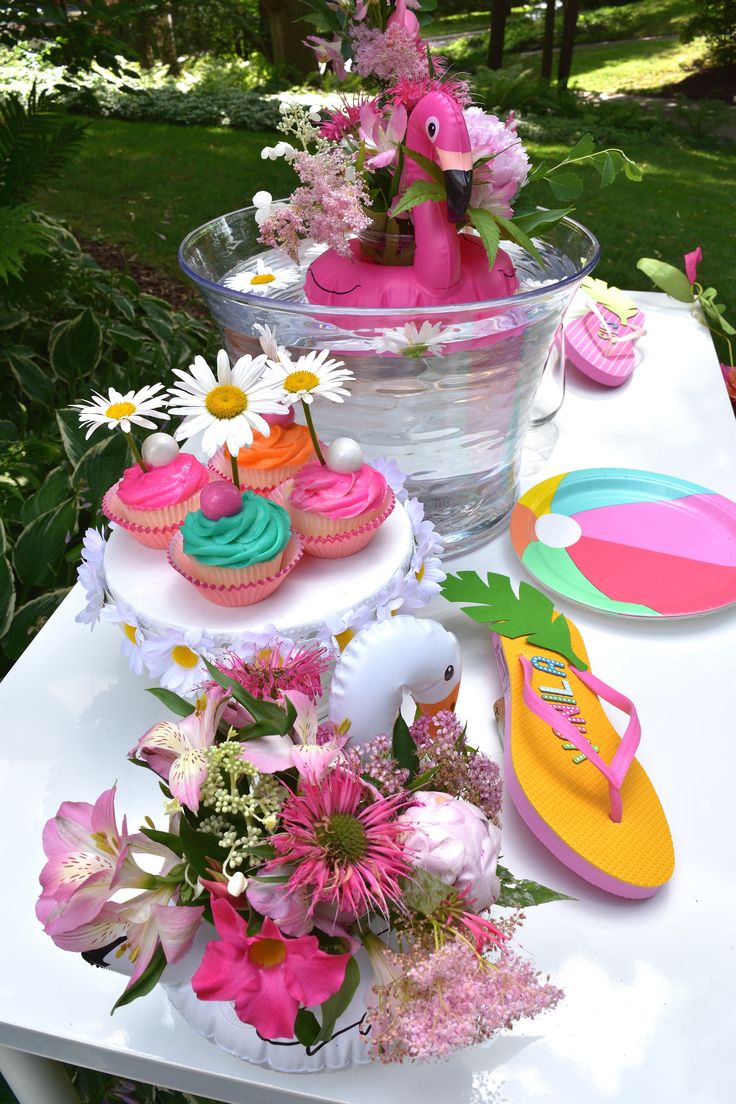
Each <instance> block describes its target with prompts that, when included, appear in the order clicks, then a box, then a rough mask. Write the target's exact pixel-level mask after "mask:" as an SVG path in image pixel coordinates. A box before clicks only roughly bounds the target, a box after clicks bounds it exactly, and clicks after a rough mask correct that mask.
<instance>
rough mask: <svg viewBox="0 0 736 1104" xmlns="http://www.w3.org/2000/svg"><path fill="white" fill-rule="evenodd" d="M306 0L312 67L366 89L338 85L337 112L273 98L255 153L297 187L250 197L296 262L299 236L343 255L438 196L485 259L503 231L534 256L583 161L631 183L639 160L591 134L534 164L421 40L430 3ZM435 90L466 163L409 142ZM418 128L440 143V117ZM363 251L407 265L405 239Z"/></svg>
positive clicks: (406, 225)
mask: <svg viewBox="0 0 736 1104" xmlns="http://www.w3.org/2000/svg"><path fill="white" fill-rule="evenodd" d="M304 2H305V6H306V7H307V8H308V9H309V11H308V14H305V16H304V18H305V20H307V21H308V22H309V23H310V24H311V25H312V26H313V27H314V28H315V29H316V30H317V31H318V32H319V33H317V34H312V35H309V36H308V37H307V39H306V44H307V45H309V46H311V48H312V49H313V50H314V52H315V54H316V56H317V60H318V61H319V63H320V68H322V69H324V68H326V67H327V66H329V67H331V69H332V71H333V72H334V73H335V75H336V76H337V77H338V78H339V79H340V80H343V79H344V78H345V76H346V74H347V73H348V72H352V73H353V74H357V76H359V77H360V78H361V80H362V85H363V90H362V91H361V92H360V93H359V94H350V95H348V94H346V95H345V96H344V97H343V101H342V104H341V106H340V107H339V108H338V109H335V110H327V111H323V110H320V109H319V108H316V107H311V108H307V107H304V106H301V105H299V104H292V103H288V104H287V103H283V104H282V105H281V123H280V130H281V131H282V133H283V134H284V135H285V140H283V141H280V142H279V143H278V144H277V145H276V146H272V147H266V148H265V149H264V150H263V153H262V156H263V158H264V159H271V160H273V159H275V158H277V157H284V158H285V159H286V160H287V161H288V162H289V163H290V164H291V166H292V168H293V169H294V171H295V173H296V176H297V177H298V180H299V184H298V186H297V187H296V189H295V190H294V191H293V192H292V194H291V196H290V197H289V199H288V201H287V202H286V203H274V202H273V200H272V197H271V195H270V193H268V192H265V191H260V192H258V193H257V194H256V196H254V199H253V202H254V204H255V205H256V207H257V216H256V218H257V222H258V224H259V227H260V240H261V241H262V242H263V243H264V244H267V245H270V246H277V247H280V248H281V249H283V250H285V251H286V253H288V255H289V256H290V257H291V259H292V260H293V261H294V262H296V261H298V259H299V249H300V245H301V243H303V242H310V243H322V244H325V245H327V246H328V247H331V248H332V249H334V250H335V251H336V252H337V253H338V254H342V255H343V256H347V255H348V253H349V244H348V242H349V239H350V238H351V237H353V236H355V235H361V234H363V233H364V232H365V231H368V230H369V229H370V228H373V229H375V230H378V231H385V230H388V231H389V232H390V233H391V234H392V235H396V234H401V235H408V236H411V235H412V234H413V226H412V220H411V217H410V215H411V212H412V211H413V209H414V208H415V207H417V206H419V205H422V204H426V203H442V202H446V203H448V206H449V208H450V210H451V211H452V209H453V208H454V207H456V208H457V211H456V217H452V221H454V222H456V223H457V224H458V228H459V229H462V227H463V226H469V227H472V228H473V230H475V231H476V232H477V233H478V234H479V235H480V238H481V240H482V243H483V246H484V247H485V250H486V253H487V255H488V262H489V267H492V266H493V264H494V261H495V259H496V255H497V252H498V248H499V243H500V241H501V240H502V239H509V240H512V241H515V242H517V243H518V244H519V245H521V246H522V247H523V248H525V249H526V250H527V251H528V252H530V253H531V254H532V255H533V256H535V257H537V258H539V253H538V250H537V248H536V246H535V245H534V242H533V241H532V236H533V235H534V234H538V233H540V232H541V231H544V230H548V229H550V228H551V227H552V226H554V225H555V224H556V223H557V222H559V221H560V220H561V219H562V218H564V217H565V216H566V215H567V214H569V213H570V212H571V211H572V210H573V209H574V208H573V207H571V206H569V205H567V204H569V201H570V200H571V199H573V198H574V197H575V196H576V195H577V194H578V193H579V192H580V190H581V188H582V183H581V180H580V178H579V176H578V170H579V169H580V168H583V167H584V166H591V167H593V168H594V169H595V170H596V171H597V172H598V174H599V176H600V181H601V185H603V186H605V185H608V184H610V183H611V182H612V181H613V180H614V179H615V178H616V176H617V175H618V174H619V173H620V172H623V173H624V174H625V175H626V177H627V178H628V179H629V180H634V181H636V180H640V179H641V171H640V169H639V168H638V166H637V165H636V164H635V163H634V162H633V161H631V160H630V158H628V157H627V156H626V154H625V153H624V152H623V151H622V150H619V149H605V150H596V149H595V145H594V142H593V139H592V137H591V136H590V135H585V136H584V137H583V138H581V140H580V141H579V142H578V143H577V144H576V146H575V147H574V149H572V150H571V151H570V153H569V154H568V155H567V156H566V157H565V158H564V159H563V160H562V161H560V162H559V163H558V164H555V165H552V166H547V165H545V164H540V165H537V166H536V167H534V168H533V169H532V167H531V165H530V160H529V156H528V154H527V152H526V150H525V148H524V145H523V143H522V140H521V137H520V136H519V134H518V126H517V119H516V118H515V116H514V113H513V112H512V113H511V114H510V115H509V116H508V118H506V119H505V120H501V119H498V118H497V117H496V116H495V115H491V114H488V113H487V112H485V111H483V110H482V108H481V107H479V106H477V105H475V104H474V103H473V97H472V89H471V86H470V84H469V82H468V80H466V79H465V78H464V77H462V76H458V75H456V74H453V73H452V72H451V71H450V69H449V68H448V66H447V64H446V63H445V61H444V60H443V59H442V58H441V57H433V56H432V53H431V50H430V48H429V45H428V44H427V43H426V42H424V41H423V40H422V37H421V22H422V19H423V12H422V9H425V13H426V12H428V11H429V10H430V9H431V8H433V7H434V4H433V3H432V0H424V3H421V2H420V0H397V2H396V4H395V5H394V6H390V5H389V4H388V3H385V2H383V0H381V2H375V3H374V2H366V0H340V2H330V0H304ZM328 36H329V37H328ZM432 92H442V93H444V94H445V96H447V97H449V98H450V99H451V101H452V102H453V103H454V104H455V105H456V107H457V109H458V111H459V112H460V113H461V115H462V118H463V120H464V124H465V128H466V129H467V134H468V136H469V140H470V151H471V156H470V159H469V161H468V164H465V162H463V164H462V165H461V164H460V162H459V161H458V160H457V159H456V158H455V159H452V158H450V157H446V158H445V160H446V162H447V163H446V164H444V163H443V160H442V157H440V163H439V165H438V164H437V163H435V162H433V161H431V160H429V159H428V158H427V156H426V155H423V154H422V153H421V152H419V151H418V150H416V149H414V148H412V146H411V145H410V143H409V140H408V135H409V129H410V127H409V120H410V116H411V113H412V111H413V110H414V109H415V108H416V107H417V105H418V104H419V103H420V101H421V100H422V99H423V98H425V97H426V96H427V95H428V94H430V93H432ZM426 127H427V134H428V135H429V137H430V139H431V140H432V141H433V142H434V141H435V139H436V140H437V147H438V148H439V146H440V137H439V129H440V121H439V120H437V119H433V118H432V117H430V118H429V119H428V120H427V123H426ZM432 128H434V129H432ZM532 181H534V182H540V181H543V182H546V184H547V185H548V186H549V188H550V190H551V193H552V195H553V197H554V199H555V201H557V202H558V206H557V207H556V208H555V209H554V210H543V209H541V208H539V207H538V206H537V203H536V201H534V200H531V199H526V198H525V197H524V195H523V189H524V188H525V186H526V185H527V184H529V183H531V182H532ZM471 183H472V191H471V192H470V198H469V205H468V204H462V205H459V204H458V196H457V194H456V193H457V191H458V189H461V190H466V189H467V186H468V185H469V184H471ZM560 201H561V202H562V204H563V205H562V206H559V202H560ZM464 208H466V210H465V209H464ZM362 248H363V251H364V255H366V256H368V257H370V258H371V259H372V260H374V261H377V262H379V263H383V264H389V265H395V264H407V263H411V251H410V247H409V246H408V245H406V243H404V244H402V243H399V244H398V246H397V244H396V242H391V243H389V244H388V245H384V244H379V245H378V246H377V247H376V248H374V247H373V246H372V244H371V239H370V234H368V235H367V236H366V238H365V239H364V241H363V244H362ZM273 275H274V279H276V278H277V274H273ZM241 282H242V281H241ZM271 286H273V285H271ZM249 290H262V289H261V288H258V289H252V288H249Z"/></svg>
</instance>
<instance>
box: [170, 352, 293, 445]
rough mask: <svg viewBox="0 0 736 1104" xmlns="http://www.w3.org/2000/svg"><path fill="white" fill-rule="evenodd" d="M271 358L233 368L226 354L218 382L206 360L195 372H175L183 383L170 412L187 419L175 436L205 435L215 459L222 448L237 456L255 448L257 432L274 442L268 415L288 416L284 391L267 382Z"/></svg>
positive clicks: (221, 355) (195, 366) (220, 356)
mask: <svg viewBox="0 0 736 1104" xmlns="http://www.w3.org/2000/svg"><path fill="white" fill-rule="evenodd" d="M266 363H267V362H266V357H265V355H263V354H262V355H261V356H257V357H252V356H242V357H241V358H240V359H239V360H236V362H235V364H233V366H232V367H230V358H229V357H228V355H227V353H226V352H225V350H224V349H220V351H219V353H218V354H217V376H215V374H214V372H213V371H212V369H211V368H210V366H209V364H208V363H207V361H206V360H205V359H204V357H202V356H196V357H195V358H194V364H190V366H189V371H188V372H185V371H184V370H183V369H181V368H175V369H174V375H175V376H178V377H179V382H178V383H177V384H175V386H174V387H172V389H171V391H170V392H169V394H170V400H169V410H170V411H171V413H172V414H178V415H181V416H183V417H184V421H183V422H182V424H181V425H180V426H179V428H178V429H177V431H176V433H175V434H174V436H175V437H176V438H177V439H178V440H186V439H187V438H188V437H193V436H194V435H195V434H196V433H203V434H204V436H203V438H202V450H203V452H205V453H206V455H207V456H212V455H213V453H215V452H216V451H217V449H218V448H220V447H221V446H222V445H227V448H228V451H229V452H230V453H231V454H232V455H237V453H238V452H239V451H240V449H241V448H244V447H246V446H249V445H252V444H253V430H254V429H256V430H258V432H259V433H262V434H263V436H264V437H268V435H269V433H270V432H271V431H270V427H269V425H268V422H266V421H265V419H264V418H262V417H261V415H262V414H283V413H284V400H283V396H282V393H281V390H280V389H279V387H278V386H277V385H276V384H275V383H273V381H272V380H271V379H270V378H269V379H264V378H263V371H264V368H265V367H266Z"/></svg>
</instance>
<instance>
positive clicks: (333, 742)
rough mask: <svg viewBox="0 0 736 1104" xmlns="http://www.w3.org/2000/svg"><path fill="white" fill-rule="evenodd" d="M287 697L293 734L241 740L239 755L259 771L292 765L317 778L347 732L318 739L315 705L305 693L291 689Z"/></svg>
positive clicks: (306, 776) (271, 771)
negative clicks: (293, 716) (292, 712)
mask: <svg viewBox="0 0 736 1104" xmlns="http://www.w3.org/2000/svg"><path fill="white" fill-rule="evenodd" d="M288 697H289V700H290V701H291V703H292V705H293V706H294V708H295V709H296V711H297V715H296V720H295V721H294V729H293V733H294V737H295V739H292V737H291V736H277V735H272V736H259V737H257V738H256V739H255V740H246V741H245V742H244V743H243V751H242V757H243V759H245V760H246V761H247V762H249V763H252V764H253V766H254V767H255V768H256V770H258V771H261V773H262V774H275V773H276V772H277V771H285V770H289V768H290V767H296V769H297V770H298V771H299V774H300V775H301V777H302V778H303V779H305V780H306V781H309V782H319V780H320V779H321V778H322V777H323V775H324V774H325V772H326V771H327V770H328V769H329V767H330V766H331V765H332V763H333V762H335V760H336V759H337V758H338V757H339V755H340V751H341V749H342V748H343V747H344V745H345V744H346V743H347V741H348V739H349V736H348V734H347V733H345V735H344V736H334V737H333V738H332V739H330V740H327V741H322V742H320V741H319V739H318V734H319V724H318V722H317V707H316V706H315V705H314V702H312V701H310V699H309V698H308V697H307V696H306V695H305V694H298V693H296V691H292V692H291V693H290V694H289V695H288Z"/></svg>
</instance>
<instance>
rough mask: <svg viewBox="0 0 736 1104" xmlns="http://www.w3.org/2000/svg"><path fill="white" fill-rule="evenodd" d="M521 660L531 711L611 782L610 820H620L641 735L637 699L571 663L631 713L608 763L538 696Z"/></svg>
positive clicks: (606, 697)
mask: <svg viewBox="0 0 736 1104" xmlns="http://www.w3.org/2000/svg"><path fill="white" fill-rule="evenodd" d="M519 661H520V663H521V666H522V669H523V671H524V687H523V697H524V704H525V705H526V707H527V708H528V709H530V710H531V711H532V713H535V714H536V715H537V717H539V718H540V720H542V721H546V722H547V724H549V725H550V726H551V727H552V728H555V729H557V731H558V732H561V733H562V734H563V735H564V736H565V739H566V740H569V741H570V743H571V744H574V745H575V747H576V748H577V749H578V750H579V751H581V752H582V753H583V754H584V755H585V757H586V759H589V760H590V762H591V763H592V764H593V766H594V767H597V768H598V770H599V771H600V772H601V774H602V775H603V776H604V778H605V779H606V781H607V782H608V796H609V801H610V817H611V820H613V821H615V822H616V823H617V824H618V823H619V822H620V820H621V817H622V816H623V806H622V803H621V786H622V785H623V782H624V779H625V778H626V775H627V772H628V770H629V767H630V766H631V764H632V762H633V760H634V756H635V755H636V749H637V748H638V746H639V741H640V739H641V725H640V724H639V717H638V716H637V712H636V708H635V706H634V703H633V702H632V701H631V699H630V698H627V697H625V696H624V695H623V694H620V693H619V692H618V690H614V689H613V688H612V687H611V686H607V685H606V683H605V682H601V680H600V679H599V678H596V677H595V675H593V674H591V673H590V671H579V670H578V669H577V667H573V666H572V664H570V665H569V670H570V672H571V673H572V674H574V675H575V676H576V677H577V678H578V679H580V681H581V682H582V683H583V685H584V686H587V687H588V689H589V690H592V691H593V693H594V694H597V695H598V697H599V698H603V699H604V701H607V702H610V704H611V705H613V706H615V707H616V709H620V710H621V711H622V712H623V713H626V714H627V715H628V717H629V723H628V725H627V726H626V731H625V732H624V734H623V736H622V737H621V743H620V744H619V746H618V747H617V748H616V752H615V754H614V756H613V759H612V760H611V762H610V763H606V762H605V761H604V760H603V759H601V757H600V755H599V754H598V752H597V751H596V750H595V749H594V748H593V747H592V746H591V744H590V743H589V741H588V740H587V739H586V738H585V736H582V735H581V734H580V732H579V731H578V729H577V728H576V727H575V725H574V724H571V722H570V721H569V720H568V719H567V717H565V716H564V715H563V714H562V713H558V711H557V710H556V709H555V708H554V707H553V706H551V705H550V704H549V702H546V701H544V700H543V699H542V698H540V697H539V695H538V694H537V692H536V690H535V689H534V687H533V686H532V665H531V663H530V662H529V660H528V659H527V658H526V656H519Z"/></svg>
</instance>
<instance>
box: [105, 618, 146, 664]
mask: <svg viewBox="0 0 736 1104" xmlns="http://www.w3.org/2000/svg"><path fill="white" fill-rule="evenodd" d="M102 619H103V621H109V622H110V624H111V625H119V626H120V628H121V629H122V630H123V643H122V644H121V646H120V651H121V653H122V655H123V656H124V657H125V658H126V659H127V661H128V666H129V667H130V669H131V671H132V672H133V674H134V675H142V674H143V666H144V658H143V642H144V640H145V636H144V635H143V630H142V629H141V627H140V624H139V622H138V616H137V614H136V613H135V611H134V610H132V609H131V608H130V606H126V605H125V604H124V603H123V602H115V603H114V605H111V606H106V607H105V609H104V610H103V611H102Z"/></svg>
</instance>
